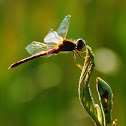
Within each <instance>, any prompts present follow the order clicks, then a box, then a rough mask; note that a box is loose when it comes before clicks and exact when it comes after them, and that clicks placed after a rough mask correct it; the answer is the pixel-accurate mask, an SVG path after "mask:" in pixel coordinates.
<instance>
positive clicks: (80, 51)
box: [76, 49, 86, 53]
mask: <svg viewBox="0 0 126 126" xmlns="http://www.w3.org/2000/svg"><path fill="white" fill-rule="evenodd" d="M76 51H77V52H79V53H84V52H86V50H85V51H79V50H77V49H76Z"/></svg>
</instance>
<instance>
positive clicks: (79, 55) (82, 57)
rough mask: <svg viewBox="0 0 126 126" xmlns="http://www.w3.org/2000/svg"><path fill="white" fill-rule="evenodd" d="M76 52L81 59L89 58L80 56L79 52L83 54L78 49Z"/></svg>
mask: <svg viewBox="0 0 126 126" xmlns="http://www.w3.org/2000/svg"><path fill="white" fill-rule="evenodd" d="M75 51H76V53H77V55H78V56H79V57H80V58H87V57H88V56H84V57H83V56H81V55H80V54H79V52H80V53H81V51H79V50H77V49H75ZM83 52H86V51H83Z"/></svg>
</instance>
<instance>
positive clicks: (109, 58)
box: [0, 0, 126, 126]
mask: <svg viewBox="0 0 126 126" xmlns="http://www.w3.org/2000/svg"><path fill="white" fill-rule="evenodd" d="M68 14H71V16H72V17H71V22H70V26H69V32H68V35H67V38H71V39H78V38H83V39H84V40H85V41H86V43H87V44H88V45H89V46H90V47H92V49H93V51H94V53H95V60H96V67H95V70H94V72H93V75H92V78H91V89H92V93H93V97H94V100H95V103H98V96H97V92H96V88H95V79H96V77H97V76H99V77H101V78H102V79H103V80H105V81H106V82H108V83H109V85H110V86H111V88H112V90H113V94H114V98H113V100H114V106H113V119H116V118H117V119H118V125H119V126H125V113H126V107H125V106H126V96H125V95H126V85H125V83H126V74H125V71H126V68H125V64H126V1H125V0H109V1H108V0H59V1H58V0H52V1H51V0H36V1H30V0H0V43H1V46H0V54H1V62H0V70H1V72H0V126H91V125H92V126H93V125H94V124H93V122H92V120H91V119H90V118H89V116H88V114H87V113H86V112H85V110H83V108H82V106H81V105H80V102H79V99H78V83H79V77H80V74H81V70H80V69H79V68H78V67H77V66H76V65H75V63H74V60H73V57H72V53H71V52H70V53H59V54H58V55H54V56H51V57H48V58H43V57H41V58H37V59H35V60H32V61H29V62H27V63H25V64H22V65H20V66H18V67H16V68H14V69H10V70H8V69H7V68H8V67H9V66H10V65H11V64H12V63H13V62H16V61H18V60H20V59H23V58H25V57H28V56H29V54H28V53H27V51H26V50H25V47H26V46H27V45H28V44H30V43H31V42H32V41H40V42H43V39H44V36H46V34H47V33H48V31H49V29H50V28H53V29H54V30H57V29H58V27H59V25H60V23H61V21H62V20H63V18H64V17H65V16H66V15H68ZM77 61H78V62H79V63H80V64H83V62H84V60H83V59H80V58H79V57H77Z"/></svg>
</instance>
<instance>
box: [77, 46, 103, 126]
mask: <svg viewBox="0 0 126 126" xmlns="http://www.w3.org/2000/svg"><path fill="white" fill-rule="evenodd" d="M94 66H95V64H94V54H93V52H92V50H91V48H90V47H89V46H86V59H85V62H84V66H83V69H82V72H81V76H80V80H79V87H78V93H79V99H80V102H81V104H82V106H83V107H84V108H85V110H86V111H87V113H88V114H89V115H90V116H91V118H92V119H93V121H94V122H95V124H96V125H97V126H102V122H103V121H102V113H101V109H100V107H99V105H98V104H95V103H94V100H93V98H92V94H91V90H90V86H89V80H90V77H91V73H92V71H93V69H94Z"/></svg>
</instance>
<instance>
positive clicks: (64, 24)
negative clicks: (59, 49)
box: [57, 14, 71, 39]
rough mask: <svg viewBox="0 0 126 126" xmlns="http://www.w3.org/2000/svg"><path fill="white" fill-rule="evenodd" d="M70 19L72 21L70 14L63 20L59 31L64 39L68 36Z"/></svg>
mask: <svg viewBox="0 0 126 126" xmlns="http://www.w3.org/2000/svg"><path fill="white" fill-rule="evenodd" d="M70 19H71V15H70V14H69V15H67V16H66V17H65V18H64V19H63V21H62V22H61V24H60V26H59V28H58V30H57V33H58V35H59V36H61V37H63V39H65V38H66V36H67V32H68V28H69V23H70Z"/></svg>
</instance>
